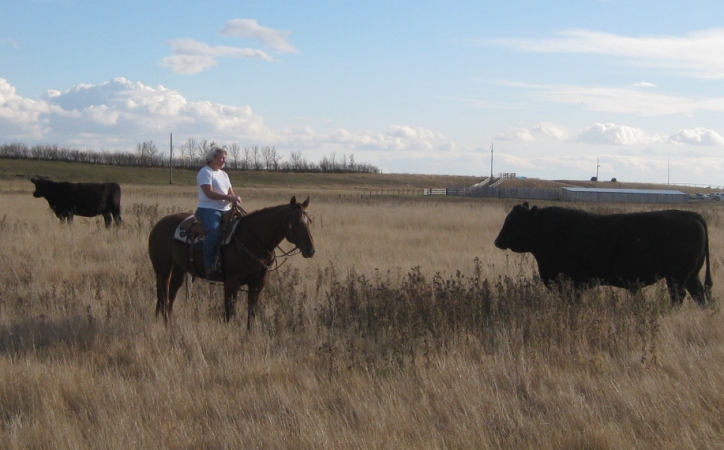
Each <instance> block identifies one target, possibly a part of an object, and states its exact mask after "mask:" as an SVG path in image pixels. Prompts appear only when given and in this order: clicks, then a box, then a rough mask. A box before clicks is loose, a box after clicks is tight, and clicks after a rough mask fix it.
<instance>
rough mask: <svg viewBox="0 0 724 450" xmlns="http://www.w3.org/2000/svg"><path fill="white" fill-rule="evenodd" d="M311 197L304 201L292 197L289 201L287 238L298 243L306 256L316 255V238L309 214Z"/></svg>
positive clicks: (295, 243)
mask: <svg viewBox="0 0 724 450" xmlns="http://www.w3.org/2000/svg"><path fill="white" fill-rule="evenodd" d="M307 206H309V197H307V199H306V200H304V202H303V203H297V198H296V197H292V200H291V201H290V202H289V227H288V229H287V235H286V238H287V240H288V241H289V242H291V243H292V244H294V245H296V246H297V247H298V248H299V250H301V252H302V256H304V257H305V258H311V257H312V256H314V251H315V250H314V239H313V238H312V233H311V232H310V231H309V227H311V226H312V218H311V217H309V215H308V214H307Z"/></svg>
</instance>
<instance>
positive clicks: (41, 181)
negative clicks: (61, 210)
mask: <svg viewBox="0 0 724 450" xmlns="http://www.w3.org/2000/svg"><path fill="white" fill-rule="evenodd" d="M30 181H32V182H33V184H34V185H35V192H33V197H35V198H40V197H45V196H47V195H48V194H49V193H50V183H49V181H50V180H48V179H47V178H45V177H35V178H31V179H30Z"/></svg>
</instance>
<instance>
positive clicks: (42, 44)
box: [0, 0, 724, 185]
mask: <svg viewBox="0 0 724 450" xmlns="http://www.w3.org/2000/svg"><path fill="white" fill-rule="evenodd" d="M0 10H2V11H3V14H1V15H0V142H2V143H8V142H24V143H26V144H28V145H33V144H36V143H40V144H58V145H62V146H68V147H72V148H80V149H92V150H96V151H100V150H107V151H126V152H128V151H134V150H135V148H136V145H137V144H138V143H141V142H146V141H153V142H154V143H155V144H156V145H157V146H158V147H159V149H161V150H162V151H168V150H167V149H168V145H169V134H170V133H173V136H174V143H176V144H177V145H178V144H181V143H183V142H185V141H186V140H187V139H189V138H193V139H197V140H200V139H206V140H209V141H215V142H217V143H220V144H226V145H228V144H230V143H237V144H239V145H240V146H241V147H251V146H255V145H258V146H267V145H269V146H271V145H273V146H275V147H276V149H277V152H278V153H279V154H280V155H281V156H282V157H283V158H287V159H288V157H289V155H290V154H291V153H292V152H300V153H301V154H302V155H303V156H304V157H305V158H306V159H307V160H309V161H312V162H318V161H319V160H321V158H322V157H323V156H330V155H335V156H337V157H341V156H343V155H344V156H347V157H349V156H351V155H353V156H354V158H355V160H356V161H358V162H364V163H369V164H373V165H375V166H377V167H379V168H380V169H381V170H382V171H383V172H386V173H392V172H398V173H429V174H432V173H434V174H460V175H477V176H484V175H489V174H490V172H491V167H490V148H491V145H492V146H494V149H495V151H494V164H493V171H494V172H495V173H496V174H497V173H498V172H515V173H517V174H518V175H519V176H527V177H535V178H544V179H588V178H590V177H591V176H595V175H596V170H597V167H596V166H597V161H598V164H599V165H600V167H598V173H599V177H600V179H601V180H609V179H611V178H614V177H615V178H617V179H618V180H620V181H631V182H636V181H640V182H661V183H666V182H667V181H670V182H671V183H699V184H713V185H724V120H722V119H723V116H724V56H723V55H724V23H723V22H722V20H721V18H722V17H724V2H716V1H713V0H712V1H698V0H693V1H688V2H670V1H661V0H659V1H648V0H607V1H604V0H579V1H559V2H540V1H523V0H509V1H507V2H487V1H483V2H481V1H479V0H477V1H458V0H447V1H405V0H399V1H395V2H390V1H376V0H367V1H364V2H338V1H313V2H288V1H276V0H266V1H264V2H245V1H238V0H236V1H215V2H211V3H208V2H207V3H203V2H173V1H164V0H158V1H153V2H150V1H143V2H141V1H133V0H130V1H123V2H118V1H110V0H109V1H99V0H96V1H81V0H36V1H26V0H13V1H9V0H0Z"/></svg>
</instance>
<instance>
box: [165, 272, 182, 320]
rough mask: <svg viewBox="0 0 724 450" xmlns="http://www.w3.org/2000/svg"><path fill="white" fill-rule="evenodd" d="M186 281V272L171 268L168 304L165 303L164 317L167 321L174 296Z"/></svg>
mask: <svg viewBox="0 0 724 450" xmlns="http://www.w3.org/2000/svg"><path fill="white" fill-rule="evenodd" d="M185 279H186V272H184V271H183V269H181V268H180V267H178V266H173V269H172V270H171V281H170V282H169V286H168V302H167V303H166V316H167V317H168V318H167V320H170V319H171V312H172V310H173V302H174V301H175V300H176V294H177V293H178V290H179V288H180V287H181V285H183V283H184V280H185Z"/></svg>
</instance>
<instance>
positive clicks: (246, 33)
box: [221, 19, 299, 53]
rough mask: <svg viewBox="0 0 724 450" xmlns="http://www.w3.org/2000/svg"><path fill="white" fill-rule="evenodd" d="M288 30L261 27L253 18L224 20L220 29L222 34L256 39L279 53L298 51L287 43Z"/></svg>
mask: <svg viewBox="0 0 724 450" xmlns="http://www.w3.org/2000/svg"><path fill="white" fill-rule="evenodd" d="M290 34H291V33H290V32H289V31H277V30H273V29H271V28H266V27H262V26H261V25H259V24H258V23H257V22H256V20H253V19H234V20H230V21H228V22H226V24H225V25H224V28H222V29H221V35H222V36H236V37H243V38H251V39H258V40H260V41H262V42H263V43H264V44H265V45H266V46H268V47H269V48H272V49H274V50H276V51H278V52H280V53H299V51H298V50H297V49H296V48H294V46H293V45H292V44H291V43H289V35H290Z"/></svg>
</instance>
